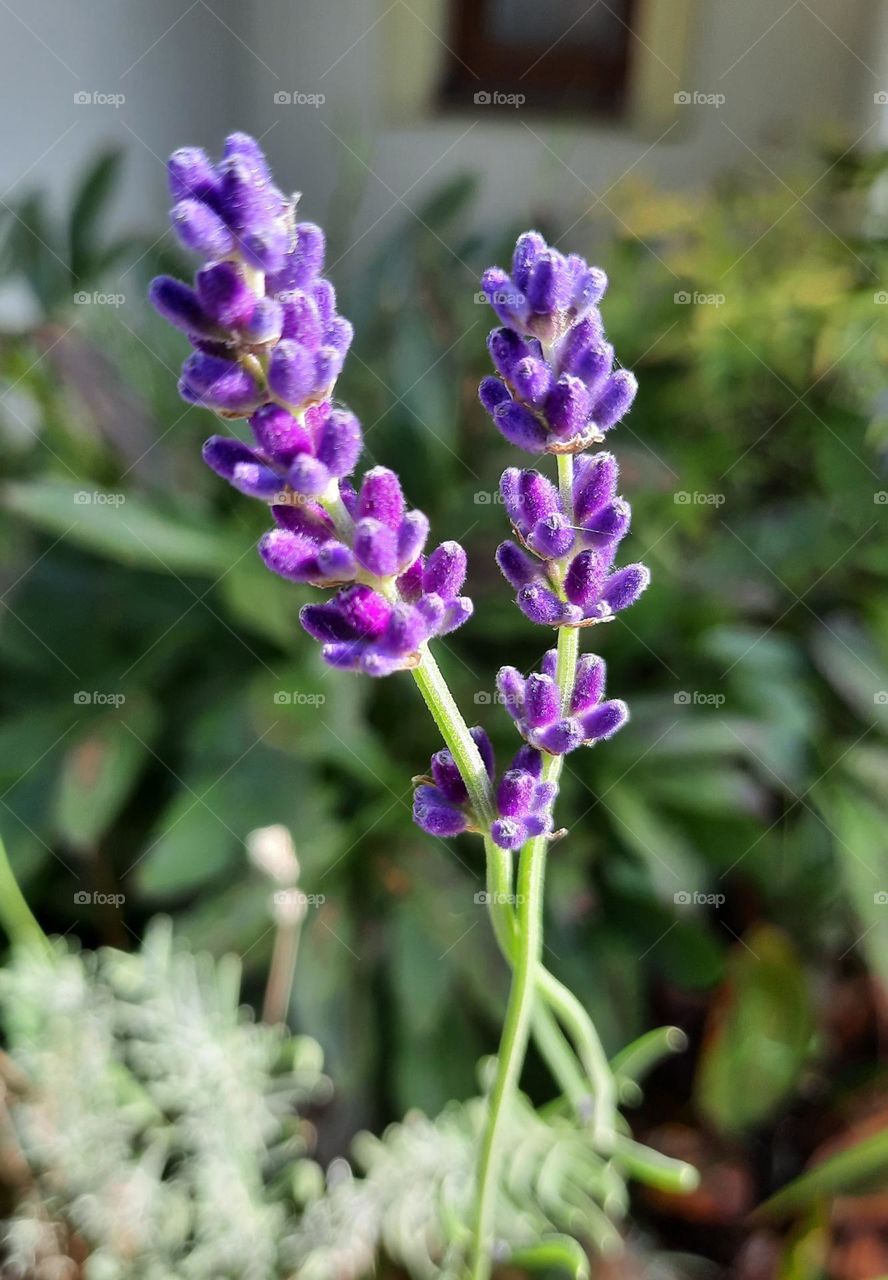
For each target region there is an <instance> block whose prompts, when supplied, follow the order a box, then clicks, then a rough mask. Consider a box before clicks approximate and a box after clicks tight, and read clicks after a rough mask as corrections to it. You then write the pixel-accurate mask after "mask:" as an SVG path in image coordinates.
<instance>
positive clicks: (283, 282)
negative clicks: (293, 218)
mask: <svg viewBox="0 0 888 1280" xmlns="http://www.w3.org/2000/svg"><path fill="white" fill-rule="evenodd" d="M323 266H324V233H323V231H322V230H321V228H320V227H318V226H316V225H315V224H314V223H313V222H300V223H299V225H298V226H297V227H296V245H295V247H294V248H293V249H292V250H291V251H290V253H288V254H287V257H286V259H285V261H284V263H283V264H282V266H281V267H280V270H278V271H277V272H276V273H275V275H274V276H273V277H272V278H271V279H270V280H269V282H268V283H269V289H270V291H271V292H272V293H279V292H281V291H282V290H289V289H305V288H307V287H308V286H309V285H310V284H311V283H312V281H313V280H314V279H315V277H316V276H318V275H320V273H321V271H322V270H323Z"/></svg>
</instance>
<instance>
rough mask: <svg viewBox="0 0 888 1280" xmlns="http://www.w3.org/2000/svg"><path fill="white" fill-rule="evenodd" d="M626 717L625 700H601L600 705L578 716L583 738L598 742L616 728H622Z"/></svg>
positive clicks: (615, 730)
mask: <svg viewBox="0 0 888 1280" xmlns="http://www.w3.org/2000/svg"><path fill="white" fill-rule="evenodd" d="M628 719H629V708H628V707H627V706H626V703H625V702H620V701H618V700H614V701H613V702H602V704H601V706H600V707H596V708H595V709H594V711H587V712H586V714H585V715H583V716H581V717H580V725H581V727H582V731H583V736H584V740H585V741H586V742H600V741H602V740H603V739H604V738H610V737H612V736H613V735H614V734H615V733H616V732H617V730H618V729H622V727H623V725H624V724H625V723H626V721H627V720H628Z"/></svg>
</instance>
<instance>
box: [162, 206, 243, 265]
mask: <svg viewBox="0 0 888 1280" xmlns="http://www.w3.org/2000/svg"><path fill="white" fill-rule="evenodd" d="M170 221H171V223H172V227H173V230H174V231H175V233H176V235H177V236H178V237H179V239H180V240H181V242H182V244H183V245H184V246H185V248H186V249H192V250H193V251H194V252H195V253H199V254H202V255H203V256H204V257H207V258H221V257H224V255H225V254H226V253H231V251H232V249H233V248H234V236H233V235H232V234H231V232H230V231H229V229H228V227H226V225H225V223H224V222H223V221H222V219H221V218H220V217H219V215H218V213H214V211H213V210H212V209H211V208H210V207H209V205H206V204H204V203H203V202H202V201H200V200H180V201H179V203H178V204H177V205H176V206H175V208H174V209H173V211H172V213H171V214H170Z"/></svg>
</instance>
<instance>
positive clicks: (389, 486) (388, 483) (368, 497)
mask: <svg viewBox="0 0 888 1280" xmlns="http://www.w3.org/2000/svg"><path fill="white" fill-rule="evenodd" d="M358 513H359V514H360V515H361V516H373V517H374V518H375V519H376V520H381V521H382V523H383V524H387V525H388V526H389V527H390V528H392V529H397V528H398V526H399V525H400V523H401V520H402V519H403V516H404V495H403V493H402V492H401V482H400V480H399V479H398V477H397V476H396V475H395V473H394V471H389V469H388V468H387V467H372V468H371V469H370V470H369V471H368V472H367V474H366V475H365V476H364V481H363V484H362V485H361V491H360V494H359V496H358Z"/></svg>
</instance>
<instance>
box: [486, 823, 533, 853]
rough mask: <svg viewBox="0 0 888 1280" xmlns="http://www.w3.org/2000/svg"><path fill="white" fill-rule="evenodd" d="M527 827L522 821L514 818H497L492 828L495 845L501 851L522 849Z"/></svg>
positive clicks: (491, 832)
mask: <svg viewBox="0 0 888 1280" xmlns="http://www.w3.org/2000/svg"><path fill="white" fill-rule="evenodd" d="M525 831H526V827H525V824H524V823H523V822H522V821H517V822H516V821H515V819H514V818H497V820H496V822H494V823H493V825H492V826H491V828H490V834H491V836H492V837H493V840H494V843H495V844H498V845H499V847H500V848H501V849H511V850H515V849H520V848H521V846H522V845H523V844H524V836H525Z"/></svg>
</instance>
